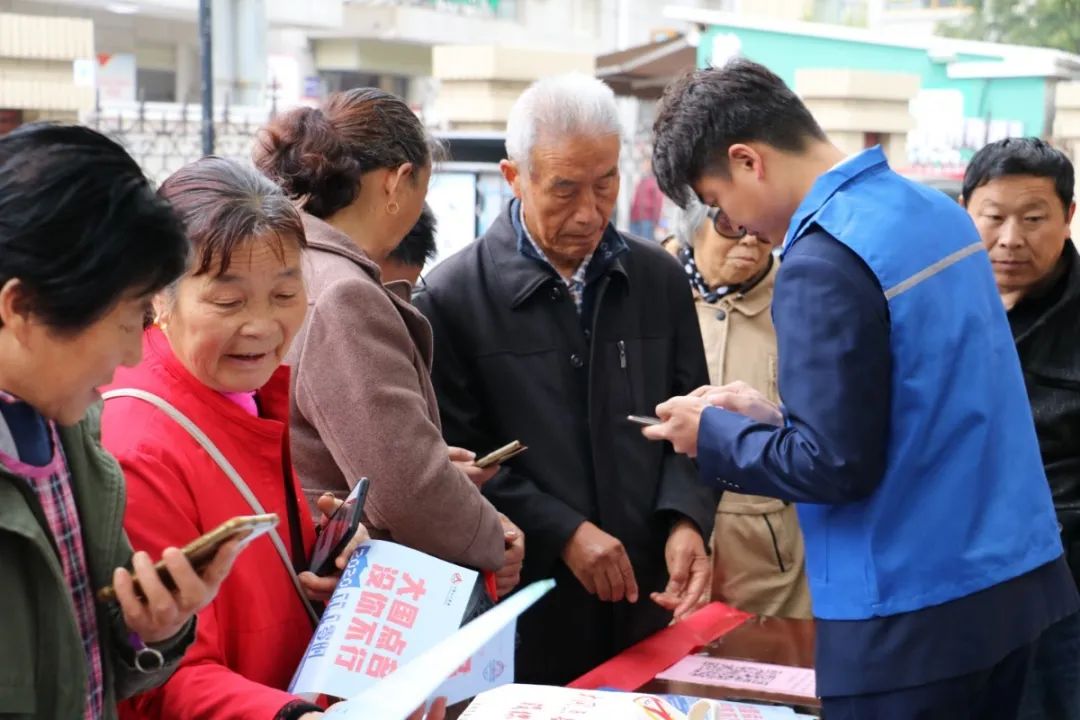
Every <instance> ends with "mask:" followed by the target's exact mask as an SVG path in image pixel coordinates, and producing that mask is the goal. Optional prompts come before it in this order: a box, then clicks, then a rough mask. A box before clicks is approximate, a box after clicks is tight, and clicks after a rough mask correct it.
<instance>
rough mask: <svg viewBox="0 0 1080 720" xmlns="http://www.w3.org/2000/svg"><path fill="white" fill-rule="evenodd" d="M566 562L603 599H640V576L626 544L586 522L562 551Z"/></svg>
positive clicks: (609, 600) (632, 600) (580, 580)
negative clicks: (637, 574)
mask: <svg viewBox="0 0 1080 720" xmlns="http://www.w3.org/2000/svg"><path fill="white" fill-rule="evenodd" d="M562 559H563V562H565V563H566V565H567V567H569V568H570V570H571V571H572V572H573V573H574V577H576V578H577V579H578V582H580V583H581V584H582V585H583V586H585V589H586V590H588V591H589V593H590V594H592V595H596V596H597V597H599V598H600V599H601V600H603V601H604V602H619V601H620V600H622V599H623V598H625V599H627V600H629V601H630V602H632V603H635V602H637V600H638V586H637V579H635V578H634V568H633V567H631V565H630V557H629V556H628V555H627V554H626V548H624V547H623V544H622V543H621V542H619V541H618V540H617V539H616V538H614V537H612V536H611V535H608V534H607V533H606V532H604V531H603V530H601V529H600V528H598V527H597V526H596V525H593V524H592V523H591V522H588V521H586V522H583V523H581V525H579V526H578V529H577V530H575V531H574V534H573V535H572V536H571V537H570V541H569V542H567V543H566V547H564V548H563V552H562Z"/></svg>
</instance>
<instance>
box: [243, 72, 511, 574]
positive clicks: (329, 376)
mask: <svg viewBox="0 0 1080 720" xmlns="http://www.w3.org/2000/svg"><path fill="white" fill-rule="evenodd" d="M254 159H255V164H256V165H257V166H258V167H259V169H260V170H262V172H263V173H265V174H266V175H267V176H268V177H270V178H271V179H273V180H274V181H276V182H277V183H278V184H279V185H281V187H282V188H284V189H285V191H286V193H287V194H288V195H290V196H291V197H293V198H294V199H295V200H296V201H297V202H298V203H299V205H300V207H301V208H302V210H303V211H304V218H303V219H304V229H305V232H306V233H307V240H308V249H309V252H308V259H307V263H306V267H305V270H304V275H305V280H306V282H307V288H308V304H309V310H308V316H307V320H306V322H305V324H304V327H303V328H302V329H301V330H300V333H299V334H298V335H297V338H296V341H295V342H294V343H293V347H292V351H291V352H290V354H289V356H288V357H287V358H286V361H287V362H288V363H289V364H291V365H292V366H293V393H292V394H293V398H292V405H293V407H292V453H293V462H294V464H295V466H296V470H297V473H298V474H299V476H300V479H301V483H302V485H303V486H304V488H305V492H306V493H307V494H308V497H309V500H310V501H312V502H314V499H315V498H316V497H317V496H318V495H320V494H322V493H324V492H326V491H331V492H334V493H346V492H348V490H349V488H350V487H351V486H352V485H354V484H355V483H356V482H357V480H359V479H360V478H361V477H365V476H366V477H369V478H370V479H371V489H370V492H369V494H368V499H367V504H366V505H365V516H366V517H365V524H366V525H368V526H369V528H370V529H371V533H372V535H373V536H374V537H380V536H381V537H384V538H390V539H392V540H394V541H396V542H399V543H401V544H403V545H407V546H409V547H412V548H416V549H418V550H421V551H423V552H426V553H429V554H431V555H435V556H437V557H440V558H442V559H444V560H448V561H450V562H455V563H459V564H462V565H467V566H469V567H473V568H478V569H481V570H489V571H498V574H497V576H496V577H497V581H498V589H499V594H500V595H502V594H505V593H506V592H509V590H510V589H512V588H513V587H514V585H516V584H517V581H518V573H519V571H520V567H521V559H522V557H523V555H524V539H523V538H522V536H521V533H520V531H518V530H517V528H515V527H513V525H511V524H510V523H509V521H507V520H506V519H505V518H503V517H501V516H500V514H499V513H498V511H496V510H495V508H494V507H493V506H492V505H491V503H489V502H488V501H487V500H486V499H484V498H483V496H482V495H481V494H480V491H479V489H478V486H479V485H482V484H483V482H485V481H486V480H487V479H488V478H490V477H491V475H492V474H494V470H489V471H487V472H484V471H480V470H478V469H477V468H475V467H474V466H473V465H472V460H473V457H474V456H473V454H472V453H471V452H469V451H467V450H462V449H460V448H452V447H448V446H447V445H446V443H445V442H444V441H443V439H442V434H441V425H440V421H439V411H438V405H437V404H436V400H435V392H434V390H433V389H432V385H431V375H430V367H431V354H432V338H431V327H430V325H428V322H427V320H425V319H424V317H423V316H422V315H421V314H420V313H419V312H418V311H417V310H415V309H414V308H413V306H412V304H411V303H410V302H409V299H408V298H409V286H408V283H391V285H390V286H388V287H384V286H383V285H382V282H381V277H380V271H379V267H378V265H377V263H378V262H380V261H382V260H384V259H385V258H386V256H387V255H389V253H390V252H391V251H392V250H393V249H394V248H395V247H396V246H397V245H398V243H400V242H401V240H402V238H403V237H404V236H405V234H406V233H407V232H408V231H409V229H410V228H412V226H413V225H414V224H415V223H416V221H417V219H418V218H419V216H420V211H421V209H422V208H423V205H424V196H425V195H426V193H427V186H428V181H429V180H430V178H431V151H430V146H429V142H428V138H427V136H426V134H425V133H424V130H423V127H422V126H421V124H420V122H419V120H418V118H417V117H416V115H415V114H414V113H413V112H412V111H411V110H410V109H409V107H408V106H407V105H406V104H405V103H404V102H403V101H401V100H400V99H399V98H397V97H396V96H394V95H391V94H389V93H385V92H382V91H380V90H375V89H371V88H363V89H356V90H351V91H348V92H345V93H338V94H335V95H333V96H331V97H330V98H329V99H328V100H327V101H326V102H325V104H324V105H323V106H322V107H321V108H297V109H295V110H293V111H291V112H290V113H287V114H285V115H283V116H281V117H279V118H277V119H275V120H273V121H271V123H270V124H269V125H268V126H267V127H266V128H264V129H263V131H262V132H261V133H260V135H259V138H258V140H257V142H256V147H255V153H254Z"/></svg>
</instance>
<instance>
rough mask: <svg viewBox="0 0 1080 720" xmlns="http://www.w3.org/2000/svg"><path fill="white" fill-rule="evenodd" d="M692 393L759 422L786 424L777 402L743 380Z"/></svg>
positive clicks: (708, 387) (706, 387) (699, 389)
mask: <svg viewBox="0 0 1080 720" xmlns="http://www.w3.org/2000/svg"><path fill="white" fill-rule="evenodd" d="M691 395H695V396H698V397H704V398H705V400H706V401H707V402H708V403H709V404H710V405H714V406H716V407H720V408H723V409H725V410H730V411H731V412H735V413H739V414H740V415H745V416H746V417H748V418H750V419H751V420H755V421H757V422H759V423H765V424H766V425H776V426H777V427H780V426H781V425H783V424H784V414H783V413H782V412H780V408H779V407H778V406H777V405H776V403H774V402H772V401H771V400H769V399H768V398H767V397H765V396H764V395H762V394H761V393H760V392H758V391H757V390H755V389H754V388H752V387H750V386H749V385H747V384H746V383H744V382H742V381H736V382H733V383H728V384H727V385H722V386H720V387H716V386H712V385H706V386H705V387H701V388H698V389H697V390H695V391H694V392H693V393H691Z"/></svg>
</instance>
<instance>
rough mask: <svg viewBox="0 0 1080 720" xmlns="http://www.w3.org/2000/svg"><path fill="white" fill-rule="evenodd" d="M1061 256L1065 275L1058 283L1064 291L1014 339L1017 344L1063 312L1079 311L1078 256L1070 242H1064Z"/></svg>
mask: <svg viewBox="0 0 1080 720" xmlns="http://www.w3.org/2000/svg"><path fill="white" fill-rule="evenodd" d="M1062 256H1063V258H1064V261H1065V275H1064V276H1063V277H1062V278H1061V280H1060V282H1063V283H1065V291H1064V292H1063V293H1062V294H1061V297H1060V298H1058V300H1057V302H1056V303H1054V305H1053V307H1050V308H1048V309H1047V310H1046V312H1045V313H1043V314H1042V316H1041V317H1040V318H1039V319H1038V320H1036V321H1035V322H1033V323H1032V324H1031V327H1029V328H1027V329H1026V330H1025V331H1024V333H1023V334H1022V335H1020V336H1019V337H1017V338H1016V342H1017V343H1020V342H1021V341H1023V340H1024V339H1025V338H1027V337H1028V336H1029V335H1031V333H1033V332H1035V331H1036V330H1038V329H1039V328H1040V327H1042V326H1043V325H1045V324H1046V323H1048V322H1051V321H1052V319H1053V318H1054V317H1055V316H1057V315H1058V314H1060V313H1063V312H1065V313H1075V312H1076V311H1077V309H1080V254H1078V253H1077V251H1076V246H1075V245H1074V244H1073V241H1072V240H1066V241H1065V249H1064V250H1063V251H1062Z"/></svg>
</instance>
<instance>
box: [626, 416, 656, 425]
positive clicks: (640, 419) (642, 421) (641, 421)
mask: <svg viewBox="0 0 1080 720" xmlns="http://www.w3.org/2000/svg"><path fill="white" fill-rule="evenodd" d="M626 419H627V420H629V421H630V422H632V423H637V424H638V425H659V424H660V418H658V417H653V416H652V415H627V416H626Z"/></svg>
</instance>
